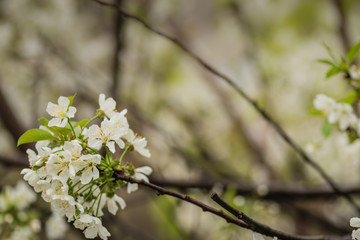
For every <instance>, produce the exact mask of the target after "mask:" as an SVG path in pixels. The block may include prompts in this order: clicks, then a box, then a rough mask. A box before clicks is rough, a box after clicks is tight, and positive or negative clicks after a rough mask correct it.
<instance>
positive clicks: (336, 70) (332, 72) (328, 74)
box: [326, 66, 342, 78]
mask: <svg viewBox="0 0 360 240" xmlns="http://www.w3.org/2000/svg"><path fill="white" fill-rule="evenodd" d="M340 72H342V69H341V68H340V67H338V66H334V67H332V68H330V70H328V71H327V72H326V78H330V77H332V76H334V75H336V74H338V73H340Z"/></svg>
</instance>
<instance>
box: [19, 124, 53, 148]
mask: <svg viewBox="0 0 360 240" xmlns="http://www.w3.org/2000/svg"><path fill="white" fill-rule="evenodd" d="M54 139H55V137H54V136H53V135H52V134H51V133H49V132H48V131H46V130H43V129H39V128H35V129H30V130H27V131H26V132H25V133H24V134H23V135H21V137H20V138H19V140H18V142H17V146H20V145H21V144H24V143H30V142H37V141H42V140H54Z"/></svg>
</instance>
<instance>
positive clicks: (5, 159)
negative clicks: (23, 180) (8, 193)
mask: <svg viewBox="0 0 360 240" xmlns="http://www.w3.org/2000/svg"><path fill="white" fill-rule="evenodd" d="M0 163H1V164H2V165H4V166H7V167H19V168H24V167H28V166H29V162H28V160H27V159H26V158H25V157H23V156H18V157H9V156H5V155H2V154H0Z"/></svg>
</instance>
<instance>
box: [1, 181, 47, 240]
mask: <svg viewBox="0 0 360 240" xmlns="http://www.w3.org/2000/svg"><path fill="white" fill-rule="evenodd" d="M35 200H36V195H35V193H34V192H33V191H32V190H31V189H30V188H29V187H28V186H27V185H26V184H25V183H24V182H18V184H17V185H16V186H15V187H10V186H6V187H5V188H4V190H3V191H2V193H0V237H1V239H6V240H16V239H31V238H33V237H34V236H35V235H36V233H37V232H39V230H40V225H41V224H40V221H39V220H38V219H37V218H36V213H35V212H34V211H31V210H30V209H29V206H30V205H31V204H32V203H34V202H35ZM19 236H22V237H21V238H18V237H19Z"/></svg>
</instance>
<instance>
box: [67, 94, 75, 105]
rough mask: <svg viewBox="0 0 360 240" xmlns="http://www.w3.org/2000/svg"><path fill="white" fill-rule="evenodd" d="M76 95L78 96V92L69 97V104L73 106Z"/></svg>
mask: <svg viewBox="0 0 360 240" xmlns="http://www.w3.org/2000/svg"><path fill="white" fill-rule="evenodd" d="M75 96H76V93H75V94H74V96H71V97H68V99H69V100H70V104H69V106H72V104H73V101H74V98H75Z"/></svg>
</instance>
